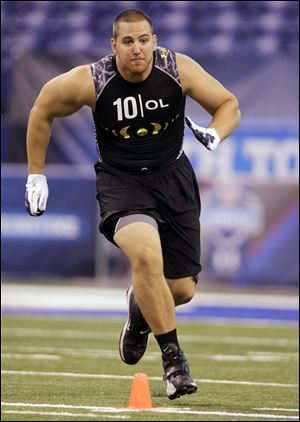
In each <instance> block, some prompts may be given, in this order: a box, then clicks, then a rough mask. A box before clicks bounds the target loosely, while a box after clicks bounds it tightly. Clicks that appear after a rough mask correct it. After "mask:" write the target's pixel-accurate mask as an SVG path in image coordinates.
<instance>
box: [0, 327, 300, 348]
mask: <svg viewBox="0 0 300 422" xmlns="http://www.w3.org/2000/svg"><path fill="white" fill-rule="evenodd" d="M2 336H8V337H13V336H18V337H28V336H32V337H60V338H61V337H63V338H65V337H68V338H91V339H112V340H115V339H118V338H119V333H116V332H105V333H103V332H98V331H83V330H59V329H43V328H6V327H3V328H2ZM150 339H151V340H153V339H152V337H150ZM180 340H181V341H182V342H183V343H184V342H185V343H206V344H214V343H218V344H220V343H223V344H234V345H236V344H239V345H251V346H255V345H259V346H269V345H271V346H281V347H294V346H296V347H297V346H298V345H299V343H298V341H297V340H293V339H285V338H265V337H233V336H217V335H216V336H203V335H196V334H195V335H184V334H182V335H180Z"/></svg>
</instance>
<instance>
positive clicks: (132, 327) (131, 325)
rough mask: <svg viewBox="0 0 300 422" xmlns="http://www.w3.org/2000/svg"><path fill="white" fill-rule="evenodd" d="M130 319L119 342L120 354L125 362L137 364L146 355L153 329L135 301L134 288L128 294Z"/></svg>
mask: <svg viewBox="0 0 300 422" xmlns="http://www.w3.org/2000/svg"><path fill="white" fill-rule="evenodd" d="M126 298H127V303H128V319H127V321H126V324H125V325H124V327H123V330H122V332H121V335H120V341H119V352H120V356H121V359H122V360H123V362H125V363H127V364H128V365H134V364H136V363H137V362H138V361H139V360H140V359H141V358H142V356H143V355H144V353H145V351H146V348H147V343H148V337H149V333H150V332H151V329H150V327H149V325H148V324H147V322H146V320H145V319H144V317H143V314H142V312H141V310H140V308H139V306H138V304H137V302H136V300H135V296H134V293H133V289H132V286H130V288H129V289H128V290H127V292H126Z"/></svg>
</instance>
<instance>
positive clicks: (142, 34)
mask: <svg viewBox="0 0 300 422" xmlns="http://www.w3.org/2000/svg"><path fill="white" fill-rule="evenodd" d="M116 32H117V38H116V39H114V38H112V40H111V46H112V50H113V52H114V53H115V54H116V55H117V64H118V67H119V70H120V72H121V73H124V74H125V76H129V77H130V76H132V77H135V76H138V75H140V76H141V77H142V76H143V75H144V74H147V73H148V72H150V70H151V68H152V60H153V51H154V50H155V48H156V36H155V35H153V34H152V33H151V28H150V25H149V23H148V22H147V21H145V20H143V21H140V22H119V24H118V25H117V27H116ZM147 76H148V75H147Z"/></svg>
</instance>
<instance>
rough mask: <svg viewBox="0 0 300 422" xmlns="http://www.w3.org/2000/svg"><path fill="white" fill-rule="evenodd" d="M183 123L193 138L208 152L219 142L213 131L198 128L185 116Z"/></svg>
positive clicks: (211, 129)
mask: <svg viewBox="0 0 300 422" xmlns="http://www.w3.org/2000/svg"><path fill="white" fill-rule="evenodd" d="M185 121H186V123H187V125H188V127H189V128H190V129H191V131H192V132H193V134H194V135H195V137H196V138H197V139H198V141H200V142H201V144H203V145H204V146H205V148H207V149H209V150H210V151H213V150H215V149H216V148H217V146H218V145H219V143H220V142H221V140H220V137H219V135H218V133H217V131H216V130H215V129H213V128H205V127H201V126H198V125H196V123H194V122H193V121H192V119H190V118H189V117H188V116H186V118H185Z"/></svg>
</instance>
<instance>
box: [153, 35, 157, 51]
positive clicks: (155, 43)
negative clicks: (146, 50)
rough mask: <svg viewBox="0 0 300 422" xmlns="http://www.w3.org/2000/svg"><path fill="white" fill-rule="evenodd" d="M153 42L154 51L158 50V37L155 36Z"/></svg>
mask: <svg viewBox="0 0 300 422" xmlns="http://www.w3.org/2000/svg"><path fill="white" fill-rule="evenodd" d="M153 41H154V50H156V47H157V36H156V34H153Z"/></svg>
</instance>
